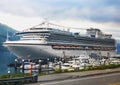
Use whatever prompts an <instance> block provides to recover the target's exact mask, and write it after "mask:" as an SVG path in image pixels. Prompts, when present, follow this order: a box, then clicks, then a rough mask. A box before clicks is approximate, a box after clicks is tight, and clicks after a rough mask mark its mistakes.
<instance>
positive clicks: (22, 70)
mask: <svg viewBox="0 0 120 85" xmlns="http://www.w3.org/2000/svg"><path fill="white" fill-rule="evenodd" d="M22 73H23V76H24V59H22Z"/></svg>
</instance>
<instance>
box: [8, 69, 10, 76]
mask: <svg viewBox="0 0 120 85" xmlns="http://www.w3.org/2000/svg"><path fill="white" fill-rule="evenodd" d="M8 76H9V78H10V70H8Z"/></svg>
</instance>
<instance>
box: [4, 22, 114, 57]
mask: <svg viewBox="0 0 120 85" xmlns="http://www.w3.org/2000/svg"><path fill="white" fill-rule="evenodd" d="M51 25H54V24H51V23H48V22H42V23H41V24H39V25H38V26H34V27H32V28H29V29H27V30H24V31H21V32H17V33H16V35H17V36H20V40H17V41H9V40H6V42H4V46H5V47H7V48H8V49H9V50H10V51H11V52H12V53H14V54H15V55H16V56H17V57H20V58H23V59H46V58H55V57H60V58H64V57H71V56H80V55H81V54H89V55H90V54H92V53H96V54H97V53H99V54H101V55H102V56H108V55H111V56H112V55H115V53H116V40H115V39H114V38H112V35H111V34H104V33H103V32H102V31H101V30H100V29H97V28H89V29H85V30H86V34H85V35H84V36H83V35H81V34H80V33H79V32H78V33H73V32H70V31H69V30H67V31H65V30H61V29H58V27H59V26H53V27H51Z"/></svg>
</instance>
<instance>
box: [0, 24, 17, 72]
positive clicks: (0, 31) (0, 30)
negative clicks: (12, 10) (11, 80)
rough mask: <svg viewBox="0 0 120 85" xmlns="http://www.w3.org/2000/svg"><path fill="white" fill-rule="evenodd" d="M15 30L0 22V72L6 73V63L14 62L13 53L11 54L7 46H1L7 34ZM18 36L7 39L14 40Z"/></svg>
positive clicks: (10, 34) (13, 32)
mask: <svg viewBox="0 0 120 85" xmlns="http://www.w3.org/2000/svg"><path fill="white" fill-rule="evenodd" d="M15 32H17V31H16V30H14V29H13V28H11V27H8V26H6V25H4V24H1V23H0V74H3V73H7V70H8V67H7V65H8V64H10V63H12V62H14V60H15V58H17V57H16V56H15V55H13V54H12V53H11V52H10V51H8V49H7V48H5V47H4V46H3V42H5V41H6V39H7V35H9V36H12V35H13V34H15ZM15 39H18V37H10V38H9V40H15Z"/></svg>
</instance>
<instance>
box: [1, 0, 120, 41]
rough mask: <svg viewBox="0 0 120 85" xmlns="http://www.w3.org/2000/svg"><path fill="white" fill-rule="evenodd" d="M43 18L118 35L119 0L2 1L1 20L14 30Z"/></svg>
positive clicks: (34, 23)
mask: <svg viewBox="0 0 120 85" xmlns="http://www.w3.org/2000/svg"><path fill="white" fill-rule="evenodd" d="M44 18H47V19H48V20H49V21H52V22H54V23H57V24H59V25H63V26H64V25H65V26H69V27H79V28H90V27H94V28H99V29H101V30H102V31H103V32H104V33H110V34H112V35H113V37H115V38H116V39H119V38H120V0H1V1H0V23H3V24H6V25H8V26H10V27H12V28H14V29H16V30H23V29H27V28H29V27H32V26H34V25H37V24H39V23H40V22H41V21H42V20H43V19H44Z"/></svg>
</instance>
